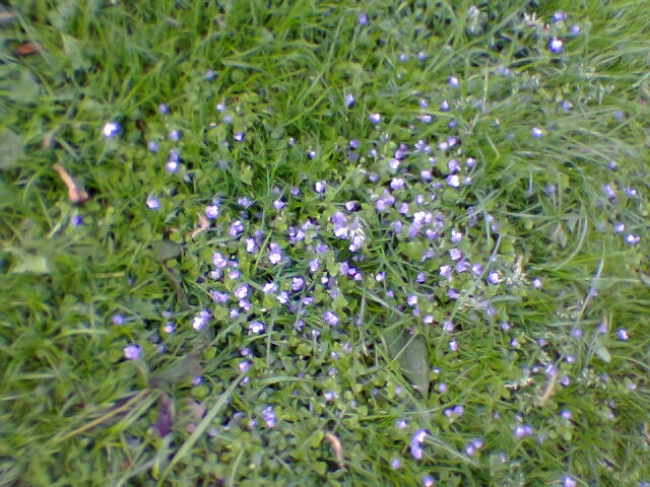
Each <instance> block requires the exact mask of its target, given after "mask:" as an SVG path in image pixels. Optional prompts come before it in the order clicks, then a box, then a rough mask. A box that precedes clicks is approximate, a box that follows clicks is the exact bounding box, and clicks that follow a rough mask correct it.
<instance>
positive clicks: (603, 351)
mask: <svg viewBox="0 0 650 487" xmlns="http://www.w3.org/2000/svg"><path fill="white" fill-rule="evenodd" d="M594 353H595V354H596V355H597V356H598V358H599V359H600V360H602V361H603V362H605V363H607V364H608V363H610V362H611V361H612V356H611V355H610V354H609V350H607V347H605V345H603V344H602V343H601V342H600V340H598V339H596V342H595V343H594Z"/></svg>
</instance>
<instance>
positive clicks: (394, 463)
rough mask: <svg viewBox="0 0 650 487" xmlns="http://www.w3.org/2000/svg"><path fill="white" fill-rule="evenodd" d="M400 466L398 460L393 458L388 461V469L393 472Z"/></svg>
mask: <svg viewBox="0 0 650 487" xmlns="http://www.w3.org/2000/svg"><path fill="white" fill-rule="evenodd" d="M401 466H402V463H401V462H400V461H399V458H393V459H392V460H391V461H390V468H392V469H393V470H397V469H398V468H400V467H401Z"/></svg>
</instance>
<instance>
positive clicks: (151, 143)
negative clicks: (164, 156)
mask: <svg viewBox="0 0 650 487" xmlns="http://www.w3.org/2000/svg"><path fill="white" fill-rule="evenodd" d="M147 149H149V151H150V152H158V142H156V141H155V140H151V141H149V142H148V143H147Z"/></svg>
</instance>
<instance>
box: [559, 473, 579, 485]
mask: <svg viewBox="0 0 650 487" xmlns="http://www.w3.org/2000/svg"><path fill="white" fill-rule="evenodd" d="M576 485H578V483H577V482H576V481H575V480H574V479H573V478H572V477H570V476H568V475H567V476H566V477H564V478H563V479H562V487H576Z"/></svg>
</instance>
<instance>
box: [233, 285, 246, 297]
mask: <svg viewBox="0 0 650 487" xmlns="http://www.w3.org/2000/svg"><path fill="white" fill-rule="evenodd" d="M233 294H234V296H235V297H236V298H237V299H244V298H245V297H247V296H248V285H247V284H242V285H241V286H238V287H236V288H235V291H234V293H233Z"/></svg>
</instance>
